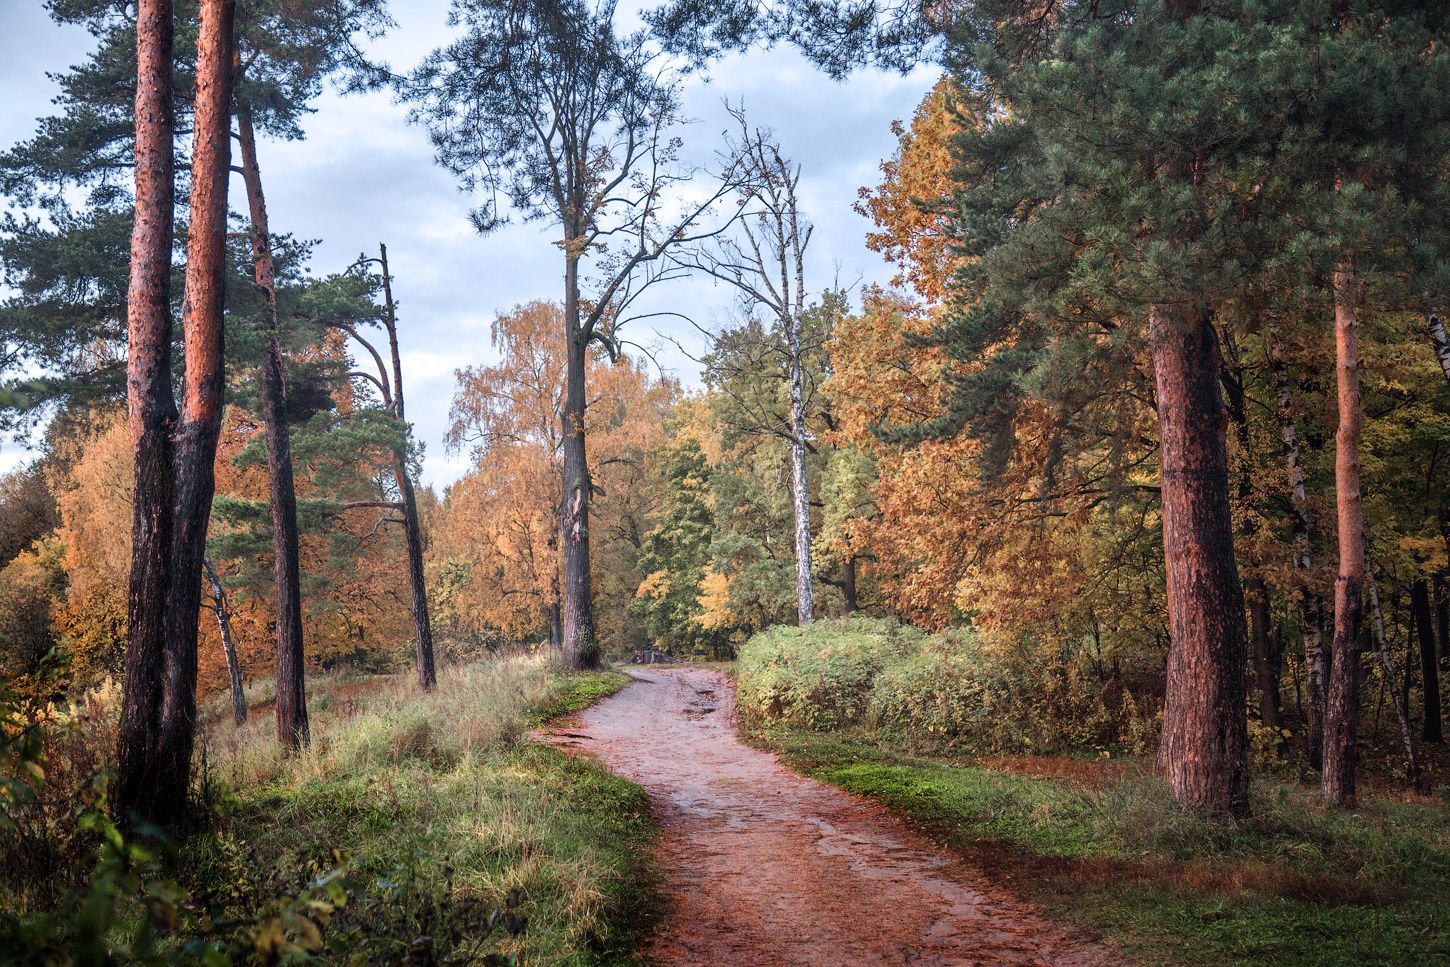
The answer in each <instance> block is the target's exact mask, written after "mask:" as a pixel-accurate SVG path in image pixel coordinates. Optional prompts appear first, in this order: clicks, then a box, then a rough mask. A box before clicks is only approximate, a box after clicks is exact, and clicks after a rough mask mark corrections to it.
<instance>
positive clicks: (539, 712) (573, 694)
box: [528, 671, 633, 725]
mask: <svg viewBox="0 0 1450 967" xmlns="http://www.w3.org/2000/svg"><path fill="white" fill-rule="evenodd" d="M631 681H633V679H632V678H630V677H629V676H628V675H626V674H624V673H623V672H615V671H608V672H573V673H561V675H560V678H559V683H558V685H557V686H556V687H555V689H554V691H553V692H552V693H551V696H550V697H549V698H548V699H546V700H545V701H544V702H543V703H541V704H539V705H536V706H534V707H533V708H531V709H530V710H529V715H528V721H529V723H530V724H532V725H543V724H544V723H545V722H548V721H551V720H552V719H556V718H560V717H562V716H565V715H569V714H570V713H573V712H580V711H583V710H584V709H586V708H588V707H589V706H591V705H593V704H594V703H595V702H597V701H599V700H600V699H601V698H607V697H609V696H610V695H613V694H614V693H615V692H617V691H619V690H620V689H621V688H624V687H625V686H626V685H628V684H629V683H630V682H631Z"/></svg>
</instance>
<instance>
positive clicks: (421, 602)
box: [378, 244, 438, 692]
mask: <svg viewBox="0 0 1450 967" xmlns="http://www.w3.org/2000/svg"><path fill="white" fill-rule="evenodd" d="M378 252H379V260H378V261H379V264H380V265H381V266H382V273H383V302H384V307H385V310H386V312H385V315H384V316H383V324H384V325H385V326H386V327H387V330H388V348H389V350H390V351H391V354H392V362H393V399H392V408H393V415H394V416H395V417H397V419H398V422H400V423H402V424H403V426H404V428H405V432H407V433H411V432H412V428H411V427H410V426H409V425H408V421H407V413H406V411H405V409H404V407H403V360H402V354H401V353H400V352H399V350H398V319H397V312H396V307H395V304H394V302H393V280H392V275H391V274H390V272H389V269H388V247H387V246H386V245H381V244H380V245H379V246H378ZM393 479H394V481H395V482H396V483H397V485H398V495H399V497H401V499H402V503H403V530H404V533H405V535H406V538H407V543H408V582H409V585H410V586H411V589H412V593H413V635H414V639H413V640H414V645H415V649H416V652H417V664H418V686H419V687H420V688H422V689H423V691H425V692H426V691H431V690H432V688H433V686H434V685H436V684H437V683H438V667H437V664H436V662H435V661H434V658H433V622H432V620H431V619H430V617H429V615H428V583H427V578H426V576H425V575H424V573H423V525H422V522H421V521H420V520H419V519H418V497H417V494H415V493H414V492H413V481H412V478H410V477H409V476H408V453H407V449H406V446H405V447H404V449H401V450H397V451H395V452H394V454H393Z"/></svg>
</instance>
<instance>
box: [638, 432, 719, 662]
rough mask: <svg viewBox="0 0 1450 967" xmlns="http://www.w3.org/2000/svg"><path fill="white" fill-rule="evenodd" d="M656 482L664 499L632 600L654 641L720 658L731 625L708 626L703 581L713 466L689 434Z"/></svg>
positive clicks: (644, 547)
mask: <svg viewBox="0 0 1450 967" xmlns="http://www.w3.org/2000/svg"><path fill="white" fill-rule="evenodd" d="M658 476H659V479H658V482H657V486H658V487H659V488H660V501H659V504H658V506H657V508H656V510H655V513H654V518H653V519H654V527H653V528H651V529H650V532H649V533H648V534H646V535H645V538H644V543H643V544H641V546H640V551H639V565H638V567H639V570H640V571H641V572H643V573H644V575H645V579H644V583H643V585H641V587H640V590H639V593H638V595H637V596H636V598H635V600H634V603H633V605H632V607H633V609H634V610H635V611H636V612H637V613H638V614H639V615H640V616H641V617H643V618H644V621H645V627H646V628H647V629H648V632H649V635H650V638H651V639H653V641H654V646H655V647H656V648H659V649H660V650H662V651H669V652H672V653H674V654H677V655H690V654H693V653H695V652H696V651H697V650H698V651H699V652H701V653H705V652H707V651H709V652H713V653H714V654H715V656H716V657H720V655H721V651H722V646H724V647H728V642H727V639H726V633H727V631H728V629H720V628H706V627H705V626H704V625H702V624H701V623H700V620H699V619H700V617H701V616H702V614H703V613H704V610H705V609H704V606H703V605H702V604H701V601H700V595H701V591H702V588H701V583H702V582H703V580H704V578H705V572H706V569H707V568H708V566H709V564H710V546H711V543H712V541H713V540H714V538H715V515H714V511H713V504H714V494H713V490H712V487H711V484H710V465H709V462H708V461H707V460H706V459H705V454H704V451H702V450H701V449H700V444H699V443H698V442H697V441H695V440H693V439H689V438H685V439H682V440H680V441H678V442H677V443H675V444H674V445H673V446H672V447H671V448H670V449H669V450H668V451H667V452H666V453H665V454H664V457H663V461H662V463H661V466H660V470H659V475H658Z"/></svg>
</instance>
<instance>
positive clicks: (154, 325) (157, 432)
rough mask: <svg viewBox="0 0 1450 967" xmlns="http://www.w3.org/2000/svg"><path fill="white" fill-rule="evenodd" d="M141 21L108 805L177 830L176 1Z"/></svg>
mask: <svg viewBox="0 0 1450 967" xmlns="http://www.w3.org/2000/svg"><path fill="white" fill-rule="evenodd" d="M136 13H137V21H136V62H137V76H136V81H137V84H136V148H135V159H136V167H135V184H136V202H135V221H134V223H133V226H132V229H131V272H130V283H129V287H128V289H127V300H126V335H127V353H126V411H127V422H128V424H129V426H130V431H131V449H132V453H133V455H134V457H135V493H134V496H133V498H132V521H131V573H130V580H129V589H128V593H127V601H126V656H125V691H124V694H123V698H122V703H121V726H120V732H119V735H118V739H117V749H116V779H115V781H114V782H113V783H112V785H111V802H112V804H113V807H114V810H115V813H116V815H117V817H118V818H120V819H122V820H125V819H127V818H128V817H129V816H130V815H131V814H136V815H138V816H139V817H141V818H143V819H148V820H151V821H153V822H159V823H168V822H172V821H174V820H176V819H178V818H179V817H180V816H181V813H182V809H183V807H184V805H185V802H186V784H187V775H186V773H185V772H184V771H183V772H182V773H181V774H179V775H178V774H176V773H175V772H174V771H172V770H171V768H170V766H171V765H172V763H169V762H167V761H166V760H165V759H164V757H163V756H162V754H161V749H160V735H161V707H162V702H163V692H164V689H165V678H164V675H163V655H164V652H165V650H166V626H165V623H164V620H163V619H164V615H163V612H162V610H161V609H160V608H158V607H156V603H157V602H159V601H162V600H163V599H164V597H165V595H166V586H167V584H168V581H169V578H170V563H171V558H170V546H171V512H172V508H171V489H172V479H171V437H170V432H171V426H172V424H173V423H174V422H175V420H176V401H175V398H174V396H173V395H172V390H171V245H172V220H173V216H174V211H175V198H174V184H173V177H174V171H173V167H174V163H173V160H172V143H171V140H172V126H173V111H174V109H173V105H172V68H171V62H172V56H173V55H172V35H173V26H174V25H173V16H172V9H171V2H170V0H138V3H137V11H136Z"/></svg>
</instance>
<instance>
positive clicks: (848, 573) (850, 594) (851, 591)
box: [841, 554, 860, 614]
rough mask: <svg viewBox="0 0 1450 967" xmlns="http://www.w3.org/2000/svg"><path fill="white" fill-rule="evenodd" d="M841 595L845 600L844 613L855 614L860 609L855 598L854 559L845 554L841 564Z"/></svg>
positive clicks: (853, 556)
mask: <svg viewBox="0 0 1450 967" xmlns="http://www.w3.org/2000/svg"><path fill="white" fill-rule="evenodd" d="M841 594H842V595H843V596H844V597H845V598H846V613H847V614H855V613H856V611H857V609H858V608H859V607H860V605H859V602H858V601H857V598H856V557H855V555H853V554H847V555H846V559H845V560H844V561H842V562H841Z"/></svg>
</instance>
